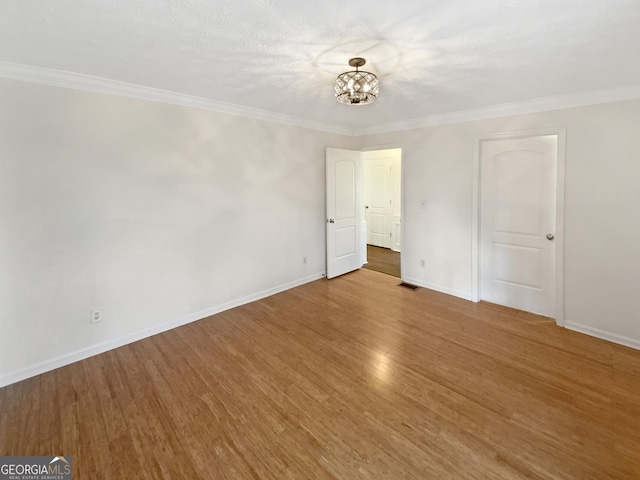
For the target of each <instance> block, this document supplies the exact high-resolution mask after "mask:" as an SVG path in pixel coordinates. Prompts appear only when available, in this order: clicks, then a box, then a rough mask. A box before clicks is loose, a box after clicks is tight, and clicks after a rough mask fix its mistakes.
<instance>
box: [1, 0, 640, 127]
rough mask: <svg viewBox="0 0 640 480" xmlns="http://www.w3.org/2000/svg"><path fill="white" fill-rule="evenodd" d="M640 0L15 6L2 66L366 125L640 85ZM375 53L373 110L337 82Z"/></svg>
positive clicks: (4, 31) (88, 1)
mask: <svg viewBox="0 0 640 480" xmlns="http://www.w3.org/2000/svg"><path fill="white" fill-rule="evenodd" d="M639 25H640V2H639V1H638V0H564V1H562V2H558V1H556V0H521V1H517V0H404V1H402V2H397V1H396V2H393V1H389V0H384V1H382V0H370V1H367V2H363V1H359V0H353V1H350V2H344V1H338V0H322V1H315V2H301V1H299V0H251V1H242V0H235V1H215V0H206V1H205V0H172V1H169V0H152V1H147V2H135V1H131V0H40V1H25V0H2V1H1V2H0V61H3V62H10V63H18V64H25V65H32V66H39V67H46V68H52V69H58V70H65V71H69V72H77V73H82V74H87V75H93V76H98V77H104V78H107V79H113V80H119V81H123V82H128V83H132V84H137V85H144V86H150V87H155V88H159V89H164V90H169V91H173V92H179V93H184V94H189V95H193V96H197V97H203V98H206V99H211V100H216V101H219V102H227V103H232V104H237V105H242V106H248V107H253V108H257V109H261V110H266V111H269V112H275V113H280V114H285V115H290V116H294V117H299V118H304V119H308V120H314V121H320V122H325V123H331V124H336V125H342V126H345V127H350V128H363V127H370V126H374V125H380V124H386V123H391V122H397V121H401V120H406V119H412V118H419V117H426V116H430V115H437V114H443V113H448V112H454V111H459V110H466V109H472V108H478V107H484V106H490V105H495V104H501V103H507V102H517V101H522V100H527V99H532V98H538V97H546V96H553V95H562V94H567V93H573V92H579V91H585V90H595V89H604V88H613V87H620V86H625V85H632V84H640V62H639V61H638V58H639V57H638V51H639V49H640V27H639ZM354 56H363V57H365V58H366V59H367V66H366V69H368V70H370V71H373V72H374V73H376V74H377V75H378V77H379V78H380V97H379V99H378V101H377V102H376V103H374V104H372V105H369V106H363V107H349V106H345V105H341V104H339V103H338V102H336V100H335V98H334V95H333V82H334V80H335V77H336V75H337V74H339V73H341V72H342V71H345V70H348V69H349V67H348V65H347V62H348V59H349V58H350V57H354Z"/></svg>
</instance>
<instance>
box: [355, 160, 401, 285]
mask: <svg viewBox="0 0 640 480" xmlns="http://www.w3.org/2000/svg"><path fill="white" fill-rule="evenodd" d="M401 153H402V152H401V149H400V148H391V149H385V150H373V151H366V152H363V153H362V162H363V175H364V182H363V187H364V188H363V190H364V225H365V228H364V233H365V238H366V257H365V262H364V265H363V268H366V269H369V270H375V271H378V272H382V273H386V274H387V275H393V276H395V277H398V278H400V277H401V267H400V264H401V250H402V163H401V162H402V155H401Z"/></svg>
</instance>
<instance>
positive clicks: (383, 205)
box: [364, 158, 392, 248]
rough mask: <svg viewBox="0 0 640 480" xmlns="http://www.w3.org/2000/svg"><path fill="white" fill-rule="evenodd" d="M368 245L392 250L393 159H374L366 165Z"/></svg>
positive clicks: (365, 200)
mask: <svg viewBox="0 0 640 480" xmlns="http://www.w3.org/2000/svg"><path fill="white" fill-rule="evenodd" d="M364 168H365V172H364V192H365V199H364V203H365V215H366V221H367V243H368V244H369V245H374V246H376V247H384V248H391V213H392V212H391V192H392V190H391V158H374V159H370V160H365V163H364Z"/></svg>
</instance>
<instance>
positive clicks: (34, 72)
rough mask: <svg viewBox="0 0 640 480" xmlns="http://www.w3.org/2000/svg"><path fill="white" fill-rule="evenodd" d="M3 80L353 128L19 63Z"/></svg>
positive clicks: (7, 68)
mask: <svg viewBox="0 0 640 480" xmlns="http://www.w3.org/2000/svg"><path fill="white" fill-rule="evenodd" d="M0 78H6V79H9V80H19V81H22V82H30V83H40V84H43V85H51V86H54V87H63V88H71V89H75V90H84V91H87V92H94V93H103V94H106V95H117V96H120V97H130V98H137V99H140V100H149V101H152V102H161V103H169V104H173V105H181V106H185V107H194V108H201V109H204V110H212V111H214V112H221V113H228V114H231V115H239V116H242V117H248V118H253V119H256V120H264V121H267V122H275V123H280V124H283V125H289V126H294V127H302V128H308V129H311V130H320V131H323V132H329V133H337V134H339V135H346V136H352V135H353V129H352V128H349V127H344V126H341V125H334V124H331V123H324V122H317V121H314V120H308V119H304V118H299V117H294V116H290V115H283V114H281V113H274V112H268V111H266V110H260V109H257V108H251V107H245V106H242V105H236V104H233V103H225V102H219V101H216V100H210V99H207V98H202V97H196V96H193V95H186V94H183V93H177V92H171V91H168V90H161V89H158V88H152V87H145V86H142V85H135V84H132V83H126V82H120V81H118V80H110V79H107V78H102V77H94V76H92V75H84V74H82V73H74V72H67V71H64V70H55V69H52V68H44V67H35V66H31V65H21V64H17V63H9V62H0Z"/></svg>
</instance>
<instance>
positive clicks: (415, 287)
mask: <svg viewBox="0 0 640 480" xmlns="http://www.w3.org/2000/svg"><path fill="white" fill-rule="evenodd" d="M398 286H399V287H404V288H408V289H409V290H417V289H419V288H420V287H417V286H415V285H411V284H410V283H407V282H402V283H399V284H398Z"/></svg>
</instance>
